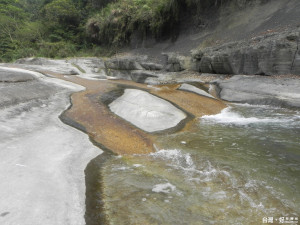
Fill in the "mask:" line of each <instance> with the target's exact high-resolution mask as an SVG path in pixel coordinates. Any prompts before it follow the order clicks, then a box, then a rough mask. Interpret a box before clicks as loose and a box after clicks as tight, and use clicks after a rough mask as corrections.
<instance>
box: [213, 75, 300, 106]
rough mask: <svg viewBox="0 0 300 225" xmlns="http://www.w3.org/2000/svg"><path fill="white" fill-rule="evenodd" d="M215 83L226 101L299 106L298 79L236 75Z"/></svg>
mask: <svg viewBox="0 0 300 225" xmlns="http://www.w3.org/2000/svg"><path fill="white" fill-rule="evenodd" d="M215 84H216V85H217V86H218V89H219V97H220V98H221V99H223V100H226V101H230V102H241V103H249V104H264V105H275V106H282V107H300V79H287V78H277V79H274V78H271V77H264V76H255V75H252V76H245V75H236V76H233V77H232V78H230V79H228V80H219V81H217V82H215Z"/></svg>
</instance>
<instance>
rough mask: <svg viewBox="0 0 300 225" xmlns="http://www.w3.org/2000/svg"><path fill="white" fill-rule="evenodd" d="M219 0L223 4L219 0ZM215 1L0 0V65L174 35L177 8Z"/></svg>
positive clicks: (96, 51) (192, 8) (97, 52)
mask: <svg viewBox="0 0 300 225" xmlns="http://www.w3.org/2000/svg"><path fill="white" fill-rule="evenodd" d="M223 1H225V0H223ZM218 2H221V0H0V62H1V61H2V62H3V61H4V62H5V61H12V60H15V59H17V58H22V57H32V56H36V57H39V56H43V57H52V58H53V57H56V58H60V57H68V56H69V57H71V56H87V55H89V56H93V55H96V56H98V55H101V54H103V53H111V52H113V51H114V50H113V49H114V48H118V47H121V46H124V45H125V44H128V43H129V42H130V40H131V38H132V36H133V35H136V36H137V37H138V38H139V39H144V38H146V37H153V38H156V39H160V38H164V37H168V38H169V37H174V38H176V35H177V31H178V29H177V27H178V24H179V20H180V14H181V13H182V11H183V10H187V9H188V10H190V11H193V12H196V11H197V12H198V11H199V9H201V8H203V7H204V8H205V7H207V6H208V5H215V4H216V3H217V4H218Z"/></svg>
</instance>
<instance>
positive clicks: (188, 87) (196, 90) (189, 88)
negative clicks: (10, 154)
mask: <svg viewBox="0 0 300 225" xmlns="http://www.w3.org/2000/svg"><path fill="white" fill-rule="evenodd" d="M178 89H179V90H183V91H190V92H193V93H196V94H198V95H202V96H205V97H209V98H215V97H214V96H212V95H211V94H209V93H207V92H206V91H203V90H202V89H200V88H197V87H195V86H193V85H190V84H182V85H180V87H179V88H178Z"/></svg>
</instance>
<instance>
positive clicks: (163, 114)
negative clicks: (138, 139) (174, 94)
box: [109, 89, 186, 132]
mask: <svg viewBox="0 0 300 225" xmlns="http://www.w3.org/2000/svg"><path fill="white" fill-rule="evenodd" d="M109 108H110V110H111V111H112V112H114V113H115V114H117V115H118V116H120V117H122V118H123V119H125V120H127V121H129V122H130V123H132V124H134V125H135V126H137V127H138V128H140V129H142V130H145V131H147V132H155V131H162V130H166V129H169V128H172V127H175V126H176V125H177V124H178V123H179V122H180V121H181V120H183V119H185V118H186V114H185V113H184V112H182V111H181V110H179V109H178V108H176V107H175V106H174V105H172V104H171V103H170V102H167V101H166V100H163V99H161V98H158V97H156V96H154V95H151V94H149V93H148V92H145V91H141V90H136V89H126V90H125V92H124V94H123V95H122V96H121V97H119V98H117V99H116V100H115V101H113V102H112V103H111V104H110V105H109Z"/></svg>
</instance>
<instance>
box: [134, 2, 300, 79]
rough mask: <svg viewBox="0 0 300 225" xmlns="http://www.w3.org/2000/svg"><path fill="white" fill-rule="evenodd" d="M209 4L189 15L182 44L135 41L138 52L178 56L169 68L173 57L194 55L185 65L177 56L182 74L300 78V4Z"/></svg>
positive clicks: (182, 25) (183, 18)
mask: <svg viewBox="0 0 300 225" xmlns="http://www.w3.org/2000/svg"><path fill="white" fill-rule="evenodd" d="M212 2H213V3H214V4H212ZM204 3H205V1H204ZM206 3H207V4H206V5H205V4H203V5H202V8H201V7H200V8H197V7H195V9H194V12H190V11H184V10H183V13H182V14H181V17H180V27H179V28H178V37H176V41H173V42H172V41H170V40H168V41H162V42H159V43H157V42H155V41H153V40H152V39H147V40H143V41H141V40H140V41H139V42H138V41H137V40H135V41H133V42H132V47H133V48H135V49H134V50H133V51H134V52H137V53H143V54H148V55H149V54H150V55H152V56H155V57H159V55H160V54H161V52H162V51H163V52H164V53H166V55H168V57H169V59H170V55H172V57H171V58H172V60H168V62H167V63H169V64H170V63H171V64H173V65H174V54H170V53H171V52H176V53H177V54H180V55H183V56H186V57H190V56H191V58H188V59H187V60H184V62H182V60H181V58H182V57H177V59H178V60H177V62H176V63H177V64H179V66H177V68H179V70H180V69H191V70H196V71H199V72H206V73H222V74H263V75H274V74H300V69H299V64H300V53H299V26H300V17H299V15H300V2H299V1H298V0H272V1H270V0H252V1H251V0H232V1H229V0H223V1H206ZM173 39H174V38H173ZM191 50H192V51H191ZM191 52H192V54H191ZM175 58H176V57H175ZM171 61H172V62H171ZM175 61H176V60H175ZM187 61H189V63H188V66H186V62H187ZM176 63H175V64H176Z"/></svg>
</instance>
